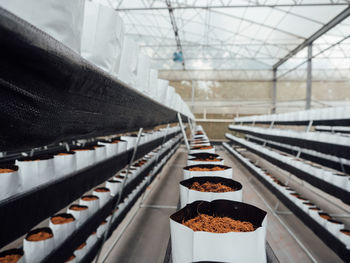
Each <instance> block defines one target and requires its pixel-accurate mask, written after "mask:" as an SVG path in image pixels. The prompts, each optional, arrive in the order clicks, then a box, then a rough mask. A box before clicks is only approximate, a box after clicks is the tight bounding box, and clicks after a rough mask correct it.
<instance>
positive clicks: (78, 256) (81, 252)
mask: <svg viewBox="0 0 350 263" xmlns="http://www.w3.org/2000/svg"><path fill="white" fill-rule="evenodd" d="M88 252H89V248H88V246H87V245H86V241H85V242H84V243H82V244H81V245H80V246H79V247H77V248H76V249H75V250H74V256H75V260H76V261H77V262H80V260H82V259H83V258H84V257H85V255H86V254H87V253H88Z"/></svg>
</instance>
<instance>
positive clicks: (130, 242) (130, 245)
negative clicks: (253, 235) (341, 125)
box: [99, 147, 342, 263]
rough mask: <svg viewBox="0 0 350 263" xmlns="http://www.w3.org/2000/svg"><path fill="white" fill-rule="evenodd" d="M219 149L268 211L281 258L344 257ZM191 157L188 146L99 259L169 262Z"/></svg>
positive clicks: (248, 197) (250, 196) (247, 198)
mask: <svg viewBox="0 0 350 263" xmlns="http://www.w3.org/2000/svg"><path fill="white" fill-rule="evenodd" d="M217 150H218V151H217V153H218V154H220V155H221V157H223V158H224V160H225V164H226V165H228V166H232V167H233V179H234V180H237V181H239V182H241V183H242V184H243V201H244V202H247V203H250V204H253V205H255V206H257V207H259V208H261V209H263V210H265V211H267V212H268V227H267V240H268V242H269V244H270V246H271V247H272V249H273V251H274V253H275V254H276V256H277V258H278V259H279V261H280V262H298V263H299V262H303V263H307V262H331V263H336V262H342V261H341V259H340V258H339V257H338V256H337V255H336V254H335V253H334V252H333V251H332V250H330V249H329V248H328V247H327V246H326V245H324V244H323V242H322V241H321V240H320V239H318V237H317V236H316V235H315V234H313V232H312V231H311V230H309V229H308V228H307V227H306V226H305V225H304V224H303V223H302V222H301V221H300V220H299V219H298V218H297V217H296V216H294V215H293V214H288V209H287V208H286V207H284V206H283V205H282V204H280V205H279V207H278V210H279V211H282V212H287V214H278V215H277V214H276V213H274V212H273V207H275V205H276V203H277V201H278V200H277V199H276V197H275V196H274V195H273V194H271V193H270V192H269V191H268V190H267V189H266V188H265V187H264V186H263V185H262V184H261V183H260V182H259V181H257V179H255V178H254V177H252V176H251V175H250V174H249V172H248V171H247V170H246V169H245V168H244V167H243V166H241V165H240V164H239V162H238V161H237V160H235V159H234V158H233V157H232V156H231V155H230V154H228V153H227V152H226V151H224V150H223V149H222V148H221V147H219V149H217ZM186 159H187V154H186V151H185V149H184V148H180V149H179V150H178V151H177V153H176V154H175V155H174V156H173V157H172V159H171V160H170V161H169V162H168V164H167V165H166V167H165V168H164V170H163V172H162V174H160V175H159V176H158V178H157V179H156V180H155V181H154V182H153V183H152V185H151V186H150V187H149V189H147V192H146V195H145V197H144V199H143V202H142V204H141V200H139V201H138V203H137V204H136V205H135V206H134V207H133V209H132V210H131V211H130V212H129V214H128V216H127V218H126V219H125V220H124V221H123V223H122V224H121V225H120V226H119V228H118V229H117V230H116V231H115V232H114V233H113V235H112V237H111V238H110V239H109V240H108V241H107V242H106V244H105V245H104V247H103V250H102V253H101V257H100V260H99V262H108V263H119V262H121V263H142V262H145V263H162V262H163V260H164V255H165V252H166V248H167V245H168V240H169V237H170V229H169V216H170V215H171V214H172V213H174V212H175V211H176V206H177V204H178V200H179V193H178V182H179V181H181V180H182V167H183V166H185V164H186ZM259 165H261V166H262V163H259ZM266 165H267V166H268V165H269V164H266ZM131 219H133V220H132V221H131ZM129 222H131V223H130V224H128V223H129ZM286 227H287V228H288V229H289V230H287V229H286ZM124 230H125V231H124ZM122 232H123V233H122ZM293 236H294V237H295V238H294V237H293ZM296 239H297V240H298V241H296ZM116 240H117V241H118V242H116ZM299 243H300V244H299ZM113 245H114V246H113Z"/></svg>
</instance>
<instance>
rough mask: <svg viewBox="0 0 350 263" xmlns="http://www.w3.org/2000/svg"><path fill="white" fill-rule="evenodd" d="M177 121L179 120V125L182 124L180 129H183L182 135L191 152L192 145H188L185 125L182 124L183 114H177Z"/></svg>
mask: <svg viewBox="0 0 350 263" xmlns="http://www.w3.org/2000/svg"><path fill="white" fill-rule="evenodd" d="M177 119H178V120H179V123H180V127H181V131H182V135H183V136H184V141H185V144H186V148H187V150H188V151H189V150H190V145H189V144H188V140H187V136H186V132H185V128H184V125H183V123H182V119H181V114H180V113H179V112H178V113H177Z"/></svg>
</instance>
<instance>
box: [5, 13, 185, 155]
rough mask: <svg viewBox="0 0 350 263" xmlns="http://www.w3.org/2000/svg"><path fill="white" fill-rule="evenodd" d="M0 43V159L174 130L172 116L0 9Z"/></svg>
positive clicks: (159, 105)
mask: <svg viewBox="0 0 350 263" xmlns="http://www.w3.org/2000/svg"><path fill="white" fill-rule="evenodd" d="M0 38H1V41H0V57H1V59H0V68H1V73H0V122H1V123H2V125H0V151H16V150H17V151H20V150H26V149H32V148H35V147H38V146H44V145H49V144H52V143H58V142H62V141H68V142H69V141H71V140H75V139H82V138H93V137H98V136H104V135H111V134H116V133H122V132H127V131H135V130H138V129H139V128H140V127H143V128H145V129H146V128H152V127H155V126H157V125H161V124H167V123H173V122H177V112H176V111H174V110H172V109H170V108H167V107H165V106H164V105H162V104H160V103H159V102H157V101H155V100H153V99H151V98H148V97H146V96H144V95H143V94H142V93H140V92H139V91H136V90H135V89H132V88H130V87H128V86H126V85H125V84H123V83H121V82H120V81H118V80H117V79H116V78H114V77H112V76H111V75H109V74H107V73H106V72H104V71H102V70H101V69H99V68H98V67H96V66H94V65H92V64H91V63H89V62H88V61H86V60H85V59H83V58H82V57H81V56H80V55H78V54H77V53H75V52H74V51H72V50H71V49H69V48H68V47H66V46H65V45H63V44H62V43H60V42H58V41H57V40H55V39H54V38H52V37H50V36H49V35H48V34H46V33H44V32H43V31H41V30H39V29H37V28H36V27H34V26H32V25H31V24H29V23H27V22H25V21H24V20H22V19H20V18H18V17H17V16H15V15H13V14H12V13H10V12H8V11H6V10H4V9H2V8H1V7H0ZM182 119H183V120H184V121H185V120H186V119H187V117H186V116H182Z"/></svg>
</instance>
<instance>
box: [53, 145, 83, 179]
mask: <svg viewBox="0 0 350 263" xmlns="http://www.w3.org/2000/svg"><path fill="white" fill-rule="evenodd" d="M53 162H54V166H55V174H56V178H60V177H62V176H65V175H68V174H71V173H74V172H75V171H76V170H77V160H76V157H75V152H73V151H70V152H60V153H57V154H55V155H54V158H53Z"/></svg>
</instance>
